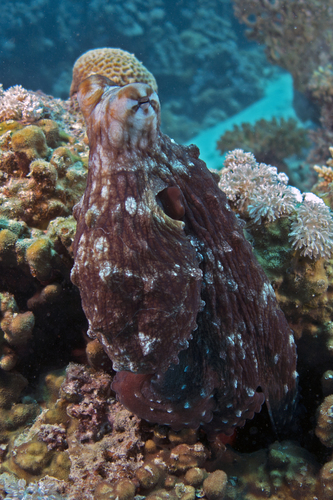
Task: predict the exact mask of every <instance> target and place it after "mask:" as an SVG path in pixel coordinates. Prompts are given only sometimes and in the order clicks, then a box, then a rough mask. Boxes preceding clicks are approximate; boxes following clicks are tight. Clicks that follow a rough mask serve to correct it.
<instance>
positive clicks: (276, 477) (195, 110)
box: [0, 0, 333, 500]
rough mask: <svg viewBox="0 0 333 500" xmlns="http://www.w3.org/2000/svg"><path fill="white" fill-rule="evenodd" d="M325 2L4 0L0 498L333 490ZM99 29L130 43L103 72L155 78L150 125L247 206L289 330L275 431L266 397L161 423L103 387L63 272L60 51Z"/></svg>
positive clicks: (71, 115) (63, 55)
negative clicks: (215, 431) (243, 417)
mask: <svg viewBox="0 0 333 500" xmlns="http://www.w3.org/2000/svg"><path fill="white" fill-rule="evenodd" d="M332 19H333V2H332V1H331V0H301V1H296V0H233V1H232V0H194V1H189V0H179V1H169V0H133V1H126V2H116V1H110V0H104V1H101V0H91V1H88V0H84V1H79V0H71V1H68V0H59V1H57V2H53V1H51V0H35V1H16V0H14V1H5V0H3V1H2V2H1V16H0V498H4V499H5V498H6V499H11V498H15V499H16V498H18V499H23V498H34V499H35V498H36V499H37V498H45V499H46V498H50V499H51V498H68V499H78V498H83V499H87V500H90V499H96V500H104V499H105V500H106V499H116V498H119V499H120V500H132V499H133V498H136V499H137V500H142V499H144V498H147V499H149V500H158V499H160V500H164V499H172V500H176V499H182V500H194V499H195V498H204V499H206V498H207V499H208V500H222V499H227V500H236V499H240V500H241V499H244V500H254V499H260V498H271V499H274V500H277V499H279V500H281V499H286V500H289V499H295V500H297V499H306V500H308V499H309V500H310V499H311V500H315V499H320V500H321V499H322V500H328V499H331V498H333V457H332V448H333V382H332V381H333V358H332V356H333V351H332V349H333V347H332V346H333V322H332V321H333V319H332V314H333V288H332V287H333V267H332V264H333V260H332V257H333V217H332V207H333V194H332V189H333V188H332V186H333V159H332V156H333V149H332V147H333V138H332V130H333V119H332V116H333V114H332V111H333V109H332V103H333V66H332V64H333V55H332V54H333V50H332V49H333V38H332V34H331V25H332ZM104 47H110V48H115V49H122V50H123V51H127V52H129V53H130V54H134V55H135V56H136V58H137V59H135V58H133V60H128V59H126V57H127V56H126V55H125V54H126V53H124V54H118V53H117V60H116V59H112V57H115V55H113V56H112V57H111V56H110V54H109V53H108V52H106V54H105V55H103V57H102V63H99V64H100V65H99V68H100V69H101V71H99V72H101V73H102V72H103V71H106V73H105V75H106V76H108V77H109V78H111V79H112V75H113V76H114V78H116V77H118V76H119V74H121V73H123V74H124V75H125V77H124V83H127V81H126V78H127V79H128V81H129V82H132V81H144V82H146V81H148V83H150V84H151V85H153V84H154V83H151V82H154V81H155V80H156V87H157V88H158V96H159V99H160V103H161V130H162V132H163V133H165V134H167V135H168V136H170V137H171V138H172V139H173V140H174V141H176V142H177V143H179V144H181V145H190V144H192V143H193V144H195V145H197V146H198V147H199V149H200V158H201V159H202V160H204V161H205V162H206V164H207V167H208V168H209V169H210V170H211V172H212V175H213V177H214V178H215V179H216V180H217V182H218V185H219V188H220V189H221V190H222V191H223V192H224V193H226V196H227V199H228V202H229V205H230V207H231V209H232V210H233V212H234V213H235V214H236V215H237V217H238V218H239V219H241V220H242V221H243V222H242V224H244V234H245V237H246V239H247V240H248V241H249V242H250V243H251V245H252V248H253V254H254V256H255V258H256V259H257V261H258V262H259V264H260V265H261V266H262V268H263V270H264V272H265V273H266V275H267V277H268V279H269V281H270V283H271V285H272V287H273V289H274V292H275V296H276V299H277V301H278V304H279V306H280V308H281V309H282V311H283V313H284V315H285V316H286V319H287V321H288V324H289V327H290V328H291V331H292V333H293V337H294V339H295V342H296V344H297V353H298V361H297V363H298V364H297V372H298V396H297V404H296V407H295V409H294V410H293V412H292V415H291V416H290V420H289V423H288V425H286V426H285V428H284V429H283V430H281V431H278V432H277V431H276V429H274V426H272V423H271V421H270V418H269V414H268V411H267V408H266V407H265V405H263V409H262V411H261V412H260V413H258V414H256V415H255V416H254V418H253V419H252V420H248V421H247V422H246V424H245V426H244V427H243V428H240V429H237V430H236V431H235V433H234V434H233V436H231V437H228V438H226V437H225V436H221V435H218V436H214V438H211V437H210V436H207V434H206V433H205V432H204V431H203V430H202V429H200V428H199V429H195V430H193V429H188V428H184V429H181V430H177V431H174V430H172V429H171V428H170V427H168V426H166V425H158V424H152V423H148V422H146V421H144V420H141V419H140V418H139V417H138V416H137V415H135V414H133V413H131V412H130V411H129V410H127V409H126V408H124V407H123V406H122V405H121V404H120V402H118V401H117V400H116V397H115V393H114V392H113V391H112V390H111V383H112V380H113V378H114V375H115V372H114V371H113V369H112V362H111V361H110V359H109V358H108V357H107V356H106V354H105V353H104V351H103V349H102V348H101V345H100V343H99V342H98V341H97V340H96V339H93V340H92V339H91V338H89V337H88V335H87V329H88V324H87V320H86V317H85V314H84V313H83V310H82V307H81V299H80V294H79V291H78V289H77V288H76V286H74V285H73V283H72V282H71V279H70V272H71V269H72V267H73V263H74V249H73V241H74V237H75V232H76V221H75V219H74V217H73V207H74V206H75V205H76V204H77V203H78V202H79V200H80V198H81V196H82V195H83V194H84V191H85V188H86V181H87V175H88V156H89V141H88V139H87V135H86V124H85V120H84V118H83V116H82V113H81V111H80V106H79V103H78V100H77V95H76V91H77V87H78V84H79V83H80V81H77V82H76V83H75V85H76V87H75V86H73V85H74V84H73V82H74V81H75V75H74V77H73V67H74V65H75V64H78V65H79V66H80V63H79V61H78V58H80V56H81V55H82V54H84V53H86V52H87V51H91V50H93V49H99V48H104ZM109 57H110V59H108V58H109ZM92 60H93V55H92ZM76 61H77V63H76ZM128 61H130V62H128ZM140 62H141V63H142V65H143V69H142V67H141V66H140ZM84 64H87V68H86V69H85V68H84V67H83V69H82V68H81V69H82V74H83V73H84V72H85V71H86V72H87V74H85V76H88V73H89V68H88V65H89V64H90V63H89V64H88V63H86V62H85V63H84ZM84 64H83V66H84ZM91 64H93V63H91ZM77 67H78V66H77ZM81 69H80V71H81ZM93 72H95V71H93ZM137 74H140V75H141V76H140V78H142V79H141V80H135V75H137ZM133 75H134V76H133ZM142 75H143V76H142ZM77 78H78V80H79V77H77ZM80 78H81V77H80ZM131 78H132V79H131ZM124 83H123V84H124ZM74 87H75V90H73V88H74ZM71 89H72V90H71ZM203 189H204V186H203ZM219 216H220V214H219V213H217V212H216V213H214V212H212V213H210V214H209V217H208V218H209V220H214V218H215V219H216V218H218V217H219ZM276 377H277V381H279V380H280V379H282V378H283V374H282V375H281V373H276Z"/></svg>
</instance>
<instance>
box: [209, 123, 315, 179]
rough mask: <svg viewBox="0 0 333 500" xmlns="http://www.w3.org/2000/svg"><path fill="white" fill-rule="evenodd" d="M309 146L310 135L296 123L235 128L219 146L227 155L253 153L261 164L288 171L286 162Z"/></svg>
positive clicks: (235, 126)
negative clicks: (236, 150)
mask: <svg viewBox="0 0 333 500" xmlns="http://www.w3.org/2000/svg"><path fill="white" fill-rule="evenodd" d="M307 146H308V141H307V133H306V130H305V129H304V128H300V127H299V126H298V123H297V121H296V120H295V119H293V118H289V119H288V120H285V119H284V118H280V119H276V118H273V119H272V120H265V119H261V120H258V121H257V122H256V123H254V124H251V123H242V124H241V125H240V126H238V125H234V127H233V129H232V130H228V131H227V132H225V133H224V134H223V135H222V136H221V138H220V139H219V141H218V142H217V149H219V150H220V151H221V154H224V153H225V152H226V151H230V150H232V149H235V148H242V149H244V150H245V151H251V152H252V153H253V154H254V155H255V157H256V159H257V161H258V162H259V163H260V162H264V163H269V164H271V165H275V166H276V167H277V168H280V169H281V168H282V169H284V170H286V169H287V168H288V167H287V165H286V163H285V161H284V159H285V158H288V157H289V156H292V155H294V154H299V153H300V152H301V151H302V148H305V147H307Z"/></svg>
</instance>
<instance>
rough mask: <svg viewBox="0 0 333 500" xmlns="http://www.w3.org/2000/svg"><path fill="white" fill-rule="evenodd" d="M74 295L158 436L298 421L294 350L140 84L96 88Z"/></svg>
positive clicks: (220, 204)
mask: <svg viewBox="0 0 333 500" xmlns="http://www.w3.org/2000/svg"><path fill="white" fill-rule="evenodd" d="M78 101H79V104H80V108H81V111H82V113H83V115H84V118H85V121H86V125H87V135H88V139H89V145H90V157H89V175H88V181H87V187H86V190H85V193H84V195H83V197H82V199H81V201H80V202H79V204H78V205H76V207H75V210H74V216H75V218H76V220H77V231H76V236H75V241H74V257H75V259H74V267H73V270H72V275H71V278H72V281H73V283H74V284H76V285H77V286H78V287H79V290H80V294H81V300H82V306H83V309H84V312H85V314H86V317H87V320H88V324H89V329H88V335H89V336H90V337H92V338H95V339H96V338H97V339H98V341H99V342H100V343H101V344H102V346H103V348H104V350H105V352H106V353H107V355H108V357H109V358H110V359H111V360H112V363H113V368H114V370H115V371H116V375H115V377H114V380H113V384H112V388H113V390H114V391H115V393H116V394H117V397H118V399H119V401H120V402H121V403H122V404H123V405H124V406H125V407H127V408H128V409H129V410H130V411H132V412H133V413H135V414H137V415H138V416H139V417H141V418H143V419H146V420H148V421H149V422H152V423H159V424H165V425H169V426H171V427H172V428H173V429H174V430H179V429H181V428H183V427H191V428H197V427H199V426H200V425H201V426H202V428H203V429H205V430H206V431H207V432H224V433H225V434H231V433H233V431H234V430H235V428H236V427H237V426H242V425H244V423H245V421H246V420H247V419H251V418H253V417H254V415H255V413H258V412H260V410H261V407H262V405H263V403H264V402H265V404H266V405H267V408H268V411H269V414H270V417H271V419H272V422H273V425H274V426H275V428H276V429H279V428H282V427H283V426H285V425H286V424H287V423H288V421H289V419H290V418H291V417H290V415H291V414H292V411H293V407H294V405H295V400H296V393H297V390H296V389H297V372H296V346H295V342H294V338H293V334H292V331H291V330H290V328H289V326H288V323H287V321H286V318H285V316H284V314H283V313H282V311H281V309H280V308H279V306H278V304H277V301H276V297H275V294H274V290H273V288H272V286H271V285H270V283H269V281H268V279H267V277H266V275H265V273H264V271H263V270H262V268H261V267H260V265H259V264H258V263H257V261H256V259H255V257H254V255H253V251H252V248H251V245H250V243H249V242H248V241H247V240H246V239H245V237H244V234H243V233H244V226H243V223H242V221H240V220H239V219H238V218H237V217H236V216H235V214H234V213H233V212H232V210H231V209H230V207H229V205H228V203H227V200H226V196H225V194H224V193H223V192H222V191H221V190H220V189H219V188H218V185H217V179H216V176H215V175H214V174H213V173H211V172H210V171H209V170H208V169H207V167H206V164H205V163H204V162H203V161H202V160H200V158H199V150H198V148H197V147H196V146H194V145H191V146H182V145H179V144H177V143H175V141H173V140H172V139H170V138H169V137H168V136H167V135H165V134H163V133H162V132H161V130H160V103H159V99H158V96H157V94H156V92H155V91H154V90H153V89H152V88H151V87H150V86H149V85H147V84H144V83H132V84H128V85H125V86H123V87H119V86H117V85H115V84H114V83H113V82H112V81H111V80H109V79H108V78H106V77H104V76H101V75H93V76H90V77H89V78H87V79H86V80H84V81H83V82H82V83H81V85H80V87H79V91H78Z"/></svg>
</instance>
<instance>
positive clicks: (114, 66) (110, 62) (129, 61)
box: [70, 48, 157, 96]
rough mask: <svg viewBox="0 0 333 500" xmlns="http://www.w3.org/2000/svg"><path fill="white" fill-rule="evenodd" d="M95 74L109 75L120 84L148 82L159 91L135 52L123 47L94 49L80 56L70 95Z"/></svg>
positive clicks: (152, 77) (153, 78) (74, 69)
mask: <svg viewBox="0 0 333 500" xmlns="http://www.w3.org/2000/svg"><path fill="white" fill-rule="evenodd" d="M93 74H99V75H103V76H107V77H108V78H110V79H111V80H112V81H113V82H114V83H116V84H117V85H119V86H121V87H122V86H123V85H127V84H128V83H135V82H141V83H147V84H148V85H150V86H151V87H152V89H154V90H155V92H156V91H157V83H156V80H155V77H154V76H153V75H152V74H151V73H150V71H148V70H147V69H146V68H145V67H144V65H143V64H142V63H141V62H140V61H138V59H137V58H136V57H135V56H134V54H130V53H129V52H126V51H125V50H121V49H111V48H103V49H93V50H88V52H85V53H84V54H82V56H80V57H79V58H78V59H77V61H76V62H75V64H74V67H73V79H72V84H71V88H70V95H71V96H72V95H73V94H75V92H77V89H78V87H79V84H80V83H81V82H82V80H84V79H85V78H88V76H90V75H93Z"/></svg>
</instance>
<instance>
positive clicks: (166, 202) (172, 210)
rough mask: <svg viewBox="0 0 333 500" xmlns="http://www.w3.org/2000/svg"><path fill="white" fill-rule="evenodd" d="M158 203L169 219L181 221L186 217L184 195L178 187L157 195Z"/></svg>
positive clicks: (164, 190) (169, 188)
mask: <svg viewBox="0 0 333 500" xmlns="http://www.w3.org/2000/svg"><path fill="white" fill-rule="evenodd" d="M157 202H158V203H159V205H160V206H161V207H162V208H163V210H164V212H165V213H166V215H167V216H168V217H171V218H172V219H175V220H181V219H182V218H183V217H184V215H185V205H184V198H183V194H182V192H181V191H180V189H179V188H178V187H177V186H170V187H168V188H166V189H163V191H161V192H160V193H158V195H157Z"/></svg>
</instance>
